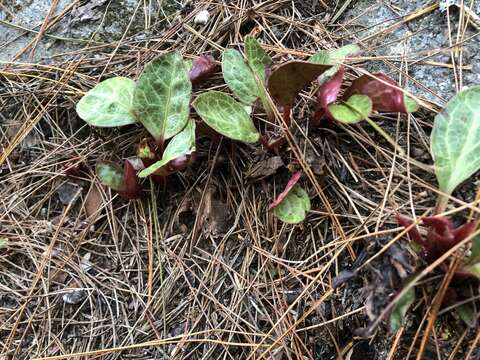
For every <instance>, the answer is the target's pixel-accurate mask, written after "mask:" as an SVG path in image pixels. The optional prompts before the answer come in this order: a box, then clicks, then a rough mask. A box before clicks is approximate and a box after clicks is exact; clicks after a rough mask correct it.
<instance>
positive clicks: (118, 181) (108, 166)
mask: <svg viewBox="0 0 480 360" xmlns="http://www.w3.org/2000/svg"><path fill="white" fill-rule="evenodd" d="M96 174H97V176H98V178H99V180H100V182H101V183H102V184H104V185H107V186H109V187H111V188H112V189H113V190H116V191H122V190H124V188H125V184H124V178H123V169H122V167H121V166H119V165H117V164H115V163H112V162H108V161H103V162H99V163H98V164H97V167H96Z"/></svg>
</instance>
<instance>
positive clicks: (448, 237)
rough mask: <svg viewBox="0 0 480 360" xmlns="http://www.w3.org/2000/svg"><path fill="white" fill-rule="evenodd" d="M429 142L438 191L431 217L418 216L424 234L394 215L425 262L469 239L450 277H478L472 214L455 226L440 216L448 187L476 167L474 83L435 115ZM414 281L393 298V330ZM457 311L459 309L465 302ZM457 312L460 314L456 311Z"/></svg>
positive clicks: (479, 247) (478, 241)
mask: <svg viewBox="0 0 480 360" xmlns="http://www.w3.org/2000/svg"><path fill="white" fill-rule="evenodd" d="M430 145H431V153H432V157H433V160H434V167H435V174H436V176H437V181H438V185H439V190H440V195H439V196H438V200H437V205H436V207H435V209H434V214H433V216H427V217H424V218H423V219H421V220H422V223H423V225H424V226H425V228H426V235H425V236H423V235H421V233H420V231H419V229H418V228H417V226H414V225H413V221H412V220H410V219H409V218H408V217H406V216H404V215H398V216H397V219H398V222H399V224H400V225H402V226H404V227H405V228H406V229H408V235H409V236H410V238H411V240H412V241H413V242H414V243H415V244H416V245H417V246H418V247H419V249H420V250H419V251H420V255H421V257H423V259H424V260H425V261H426V262H427V263H429V264H431V263H433V262H434V261H435V260H437V259H438V258H439V257H441V256H442V255H444V254H445V253H446V252H447V251H449V250H450V249H452V248H453V247H454V246H456V245H458V244H459V243H460V242H462V241H464V240H465V241H466V240H467V238H472V240H471V245H470V252H469V255H466V257H465V258H464V259H462V261H460V263H459V265H458V266H457V268H456V270H455V273H454V279H462V280H463V279H466V278H480V236H478V235H477V236H474V232H475V230H476V229H477V226H478V217H477V215H476V214H474V215H473V216H472V218H470V219H467V220H466V221H465V222H464V223H463V224H461V225H459V226H454V225H453V222H452V220H451V219H450V218H448V217H447V216H443V215H440V214H441V213H443V212H444V210H445V209H446V206H447V203H448V200H449V198H450V195H451V194H452V193H453V191H454V190H455V189H456V188H457V187H458V186H459V185H460V184H461V183H463V182H464V181H465V180H467V179H468V178H469V177H470V176H472V175H473V174H474V173H475V172H477V171H478V170H479V169H480V86H474V87H472V88H469V89H466V90H463V91H462V92H460V93H459V94H457V95H456V96H455V97H454V98H453V99H451V100H450V102H449V103H448V104H447V106H446V107H445V108H444V109H443V111H441V112H440V113H439V114H438V115H437V116H436V118H435V121H434V124H433V130H432V134H431V139H430ZM467 245H468V244H467ZM467 254H468V252H467ZM449 265H450V261H449V260H447V261H445V262H443V263H442V264H440V269H441V270H442V271H444V272H446V271H447V270H448V268H449ZM414 285H415V284H413V283H409V284H408V285H407V287H408V291H407V292H406V293H405V295H404V297H403V298H400V299H398V303H397V304H396V306H395V308H394V311H392V316H391V321H390V322H391V325H392V328H393V329H397V328H398V327H399V326H400V324H401V319H402V318H403V316H404V315H405V313H406V311H407V309H408V307H409V306H410V305H411V304H412V303H413V300H414V298H415V297H414V295H415V292H414ZM450 293H451V294H452V293H453V294H454V295H455V291H454V289H450ZM467 306H468V304H467ZM459 311H465V306H463V307H460V308H459ZM460 316H461V317H462V318H464V316H462V313H460Z"/></svg>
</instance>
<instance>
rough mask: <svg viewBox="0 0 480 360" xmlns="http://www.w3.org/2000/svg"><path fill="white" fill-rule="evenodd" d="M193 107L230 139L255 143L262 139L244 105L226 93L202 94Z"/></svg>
mask: <svg viewBox="0 0 480 360" xmlns="http://www.w3.org/2000/svg"><path fill="white" fill-rule="evenodd" d="M193 107H194V108H195V110H196V111H197V113H198V115H199V116H200V117H201V118H202V120H203V121H204V122H205V123H206V124H207V125H208V126H210V127H211V128H212V129H214V130H215V131H217V132H219V133H220V134H222V135H224V136H226V137H228V138H230V139H234V140H240V141H243V142H246V143H254V142H257V141H258V139H259V138H260V133H259V132H258V131H257V129H256V128H255V126H254V125H253V121H252V119H251V118H250V116H249V115H248V114H247V112H246V111H245V108H244V105H243V104H241V103H239V102H237V101H235V99H233V98H232V97H230V96H228V95H226V94H224V93H221V92H218V91H210V92H208V93H204V94H201V95H199V96H198V97H197V98H196V99H195V101H194V102H193Z"/></svg>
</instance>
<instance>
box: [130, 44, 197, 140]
mask: <svg viewBox="0 0 480 360" xmlns="http://www.w3.org/2000/svg"><path fill="white" fill-rule="evenodd" d="M191 94H192V83H191V82H190V80H189V77H188V70H187V67H186V65H185V61H184V60H183V59H182V56H181V55H180V54H178V53H176V52H171V53H168V54H165V55H162V56H160V57H159V58H157V59H155V60H154V61H152V62H151V63H149V64H148V65H147V66H145V69H144V71H143V73H142V75H141V76H140V78H139V79H138V83H137V87H136V88H135V92H134V95H133V113H134V114H135V116H136V117H137V119H138V120H139V121H140V122H141V123H142V124H143V126H145V128H146V129H147V130H148V132H149V133H150V134H151V135H152V136H153V137H154V138H155V140H157V141H163V140H166V139H169V138H171V137H172V136H174V135H176V134H178V133H179V132H180V131H181V130H182V129H183V128H184V127H185V125H186V123H187V121H188V116H189V111H190V98H191Z"/></svg>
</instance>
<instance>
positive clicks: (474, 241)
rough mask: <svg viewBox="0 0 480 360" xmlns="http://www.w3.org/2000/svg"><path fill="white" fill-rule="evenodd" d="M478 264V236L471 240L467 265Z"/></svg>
mask: <svg viewBox="0 0 480 360" xmlns="http://www.w3.org/2000/svg"><path fill="white" fill-rule="evenodd" d="M476 263H480V235H477V236H475V237H474V238H473V239H472V249H471V254H470V256H469V257H468V264H476Z"/></svg>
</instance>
